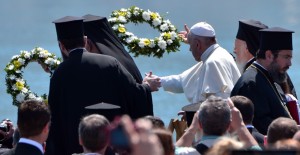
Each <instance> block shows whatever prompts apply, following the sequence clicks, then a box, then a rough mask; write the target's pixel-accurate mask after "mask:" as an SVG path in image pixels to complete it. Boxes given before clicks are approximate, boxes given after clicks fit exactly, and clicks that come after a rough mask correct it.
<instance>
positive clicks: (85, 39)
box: [83, 36, 88, 47]
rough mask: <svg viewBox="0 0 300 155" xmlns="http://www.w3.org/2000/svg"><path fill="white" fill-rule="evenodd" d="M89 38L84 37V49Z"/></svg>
mask: <svg viewBox="0 0 300 155" xmlns="http://www.w3.org/2000/svg"><path fill="white" fill-rule="evenodd" d="M87 40H88V39H87V36H83V41H84V47H86V44H87Z"/></svg>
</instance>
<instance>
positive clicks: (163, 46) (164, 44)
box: [157, 40, 167, 50]
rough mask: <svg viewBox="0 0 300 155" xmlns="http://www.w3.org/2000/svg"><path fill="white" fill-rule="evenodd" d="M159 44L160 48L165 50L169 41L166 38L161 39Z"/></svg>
mask: <svg viewBox="0 0 300 155" xmlns="http://www.w3.org/2000/svg"><path fill="white" fill-rule="evenodd" d="M157 45H158V46H159V48H161V49H163V50H164V49H166V47H167V43H166V41H164V40H159V41H158V43H157Z"/></svg>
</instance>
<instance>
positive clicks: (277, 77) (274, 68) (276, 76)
mask: <svg viewBox="0 0 300 155" xmlns="http://www.w3.org/2000/svg"><path fill="white" fill-rule="evenodd" d="M269 73H270V75H271V77H272V78H273V80H274V82H276V83H278V84H281V83H283V82H285V81H286V79H287V75H286V72H285V73H280V72H279V66H278V64H277V63H276V62H274V61H273V62H272V63H271V67H270V70H269Z"/></svg>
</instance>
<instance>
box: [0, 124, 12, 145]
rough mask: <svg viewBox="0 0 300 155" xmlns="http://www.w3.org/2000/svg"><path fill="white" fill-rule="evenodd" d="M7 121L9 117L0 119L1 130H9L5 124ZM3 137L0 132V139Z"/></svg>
mask: <svg viewBox="0 0 300 155" xmlns="http://www.w3.org/2000/svg"><path fill="white" fill-rule="evenodd" d="M7 122H10V120H9V119H5V120H2V122H1V123H0V130H1V131H4V132H8V131H9V126H8V125H7ZM4 138H5V137H4V135H1V134H0V141H2V140H3V139H4Z"/></svg>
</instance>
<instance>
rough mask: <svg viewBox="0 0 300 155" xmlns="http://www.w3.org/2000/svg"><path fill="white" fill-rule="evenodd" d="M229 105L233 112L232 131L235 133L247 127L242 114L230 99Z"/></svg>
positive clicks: (228, 100)
mask: <svg viewBox="0 0 300 155" xmlns="http://www.w3.org/2000/svg"><path fill="white" fill-rule="evenodd" d="M227 103H228V105H229V107H230V110H231V123H230V131H232V132H234V131H237V130H239V129H240V128H241V127H243V126H245V124H244V122H243V117H242V114H241V112H240V111H239V110H238V109H237V108H236V107H235V106H234V104H233V102H232V100H231V99H230V98H228V99H227Z"/></svg>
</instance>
